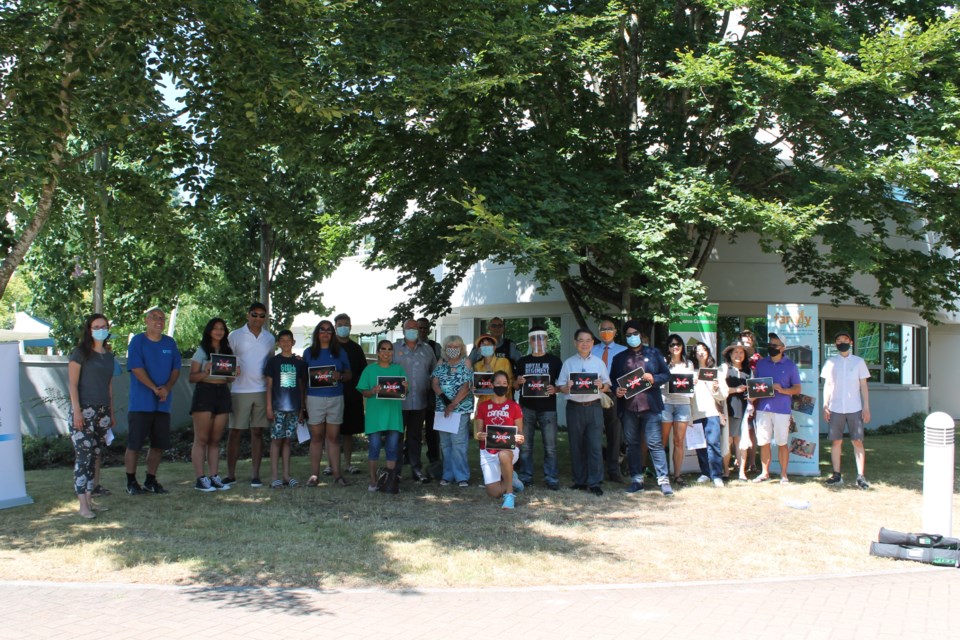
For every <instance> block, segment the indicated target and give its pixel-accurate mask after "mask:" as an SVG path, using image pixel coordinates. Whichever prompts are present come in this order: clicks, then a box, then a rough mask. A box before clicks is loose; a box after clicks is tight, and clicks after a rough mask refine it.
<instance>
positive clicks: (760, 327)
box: [717, 316, 767, 357]
mask: <svg viewBox="0 0 960 640" xmlns="http://www.w3.org/2000/svg"><path fill="white" fill-rule="evenodd" d="M744 329H749V330H750V331H752V332H753V346H754V348H755V349H756V350H757V351H759V352H760V355H761V356H764V357H766V355H767V317H766V316H747V317H745V318H743V317H741V316H718V317H717V353H723V350H724V349H725V348H727V346H729V345H730V344H732V343H733V342H736V341H737V340H739V339H740V332H741V331H743V330H744Z"/></svg>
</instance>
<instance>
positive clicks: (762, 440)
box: [753, 411, 790, 447]
mask: <svg viewBox="0 0 960 640" xmlns="http://www.w3.org/2000/svg"><path fill="white" fill-rule="evenodd" d="M753 423H754V428H755V429H756V431H757V445H759V446H761V447H762V446H763V445H766V444H770V443H771V441H772V440H771V438H775V439H776V442H777V444H778V445H779V446H781V447H782V446H785V445H786V444H787V443H788V442H789V440H790V414H789V413H773V412H771V411H757V417H756V418H755V419H754V421H753Z"/></svg>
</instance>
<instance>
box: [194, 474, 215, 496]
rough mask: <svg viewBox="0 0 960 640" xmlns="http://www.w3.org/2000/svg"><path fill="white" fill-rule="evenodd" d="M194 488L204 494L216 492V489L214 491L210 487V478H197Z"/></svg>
mask: <svg viewBox="0 0 960 640" xmlns="http://www.w3.org/2000/svg"><path fill="white" fill-rule="evenodd" d="M193 488H194V489H196V490H197V491H203V492H204V493H209V492H211V491H216V489H214V488H213V487H212V486H211V485H210V478H208V477H207V476H200V477H199V478H197V483H196V484H195V485H193Z"/></svg>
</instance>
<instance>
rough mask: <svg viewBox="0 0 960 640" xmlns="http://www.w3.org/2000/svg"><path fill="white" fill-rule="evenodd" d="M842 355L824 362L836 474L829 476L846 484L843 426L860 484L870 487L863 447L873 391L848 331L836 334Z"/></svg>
mask: <svg viewBox="0 0 960 640" xmlns="http://www.w3.org/2000/svg"><path fill="white" fill-rule="evenodd" d="M833 342H834V344H835V345H836V347H837V351H838V352H839V355H835V356H831V357H830V358H828V359H827V361H826V362H825V363H824V364H823V371H821V372H820V377H821V378H823V417H824V418H826V420H827V423H828V424H829V425H830V441H831V443H832V446H831V448H830V458H831V461H832V462H833V475H832V476H830V478H829V479H828V480H827V484H828V485H830V486H840V485H841V484H843V476H841V475H840V455H841V453H842V448H841V447H842V445H843V428H844V426H846V428H847V430H848V431H849V432H850V441H851V442H852V443H853V455H854V458H855V459H856V462H857V486H858V487H860V488H861V489H869V488H870V484H869V483H868V482H867V480H866V478H865V477H864V475H863V474H864V465H865V462H866V453H865V452H864V449H863V425H865V424H867V423H868V422H870V394H869V390H868V388H867V380H869V379H870V372H869V371H868V370H867V363H866V362H864V361H863V358H861V357H860V356H855V355H853V351H852V349H853V340H852V339H851V338H850V334H849V333H847V332H846V331H840V332H838V333H837V335H836V336H834V339H833Z"/></svg>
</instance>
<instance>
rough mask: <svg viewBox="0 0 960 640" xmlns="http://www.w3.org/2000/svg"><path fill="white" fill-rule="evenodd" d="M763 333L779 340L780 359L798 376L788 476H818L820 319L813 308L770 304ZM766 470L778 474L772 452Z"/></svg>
mask: <svg viewBox="0 0 960 640" xmlns="http://www.w3.org/2000/svg"><path fill="white" fill-rule="evenodd" d="M767 330H768V331H772V332H774V333H776V334H777V335H778V336H780V339H781V340H783V344H784V347H785V349H784V354H783V355H784V357H786V358H789V359H790V360H792V361H793V363H794V364H795V365H797V369H798V370H799V372H800V387H801V389H802V392H801V394H800V395H796V396H792V398H791V401H792V402H791V409H792V411H791V417H792V418H793V420H792V422H791V424H790V441H789V442H787V443H782V442H778V443H777V444H778V445H780V444H786V445H787V446H788V447H789V448H790V462H789V469H788V471H789V473H790V475H799V476H818V475H820V450H819V449H820V448H819V446H818V444H819V441H820V419H819V414H818V413H817V406H818V403H819V398H820V384H819V383H820V380H819V373H820V369H819V366H818V365H819V363H820V317H819V308H818V307H817V305H815V304H771V305H768V306H767ZM772 458H773V460H772V461H771V463H770V470H771V471H772V472H774V473H780V463H779V462H777V454H776V452H775V451H774V452H773V456H772Z"/></svg>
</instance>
